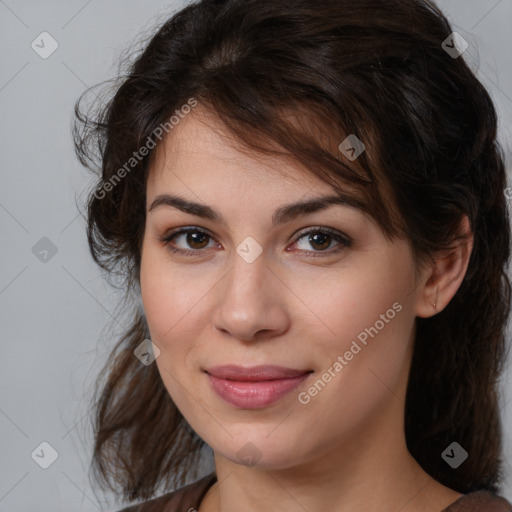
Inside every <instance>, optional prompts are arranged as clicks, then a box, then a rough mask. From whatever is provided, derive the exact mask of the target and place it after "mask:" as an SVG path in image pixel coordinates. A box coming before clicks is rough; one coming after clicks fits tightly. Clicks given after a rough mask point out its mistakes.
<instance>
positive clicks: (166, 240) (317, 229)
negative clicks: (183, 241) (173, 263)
mask: <svg viewBox="0 0 512 512" xmlns="http://www.w3.org/2000/svg"><path fill="white" fill-rule="evenodd" d="M187 233H201V234H203V235H206V236H208V237H210V238H212V239H213V236H212V235H211V234H210V233H208V231H205V230H204V229H200V228H197V227H194V226H192V227H190V228H186V229H176V230H173V231H171V232H170V233H167V234H166V235H165V236H164V237H162V238H160V241H161V242H162V243H163V244H164V245H165V246H168V249H169V250H170V251H171V252H173V253H175V254H179V255H181V256H192V257H195V256H200V255H201V252H203V249H195V250H189V249H178V248H176V247H172V246H171V245H170V242H171V241H172V239H173V238H175V237H176V236H178V235H183V234H187ZM318 233H321V234H327V235H330V236H331V237H332V238H333V239H334V240H336V241H337V242H339V244H340V246H338V248H337V249H335V250H324V251H303V252H306V253H312V254H310V255H309V256H308V257H311V258H318V257H324V256H329V255H332V254H336V253H338V252H340V251H342V250H343V249H345V248H347V247H351V245H352V241H351V240H350V239H349V238H348V237H346V236H343V235H341V234H340V233H339V232H337V231H335V230H333V229H330V228H325V227H322V226H314V227H312V228H309V229H308V230H307V231H302V232H300V233H298V235H297V236H296V238H295V239H294V241H293V243H294V244H295V243H297V242H298V241H299V240H300V239H301V238H303V237H304V236H306V235H311V234H318ZM315 253H319V254H315Z"/></svg>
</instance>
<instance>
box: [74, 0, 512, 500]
mask: <svg viewBox="0 0 512 512" xmlns="http://www.w3.org/2000/svg"><path fill="white" fill-rule="evenodd" d="M451 32H452V29H451V27H450V25H449V22H448V21H447V19H446V18H445V16H444V15H443V14H442V13H441V12H440V11H439V9H438V8H437V7H436V6H435V5H434V4H433V3H432V2H430V1H426V0H425V1H421V0H387V1H386V2H383V1H380V0H359V1H357V2H355V1H353V0H315V1H311V0H282V1H279V2H275V1H274V0H243V1H242V0H203V1H200V2H197V3H194V4H191V5H189V6H187V7H185V8H184V9H182V10H181V11H179V12H178V13H177V14H175V15H174V16H172V17H171V18H170V19H169V20H167V21H166V22H165V23H164V24H163V25H162V26H161V28H159V30H158V31H157V32H156V34H155V35H154V36H153V37H152V38H151V40H150V41H149V43H148V44H147V46H146V47H145V48H144V50H143V51H142V52H141V53H140V55H138V56H137V57H136V58H135V60H134V61H133V63H132V64H130V67H129V69H128V71H127V74H126V75H125V76H123V77H122V83H121V85H120V86H119V87H117V89H116V91H115V94H114V95H113V97H112V98H111V100H110V101H109V102H108V104H107V105H106V106H105V107H104V108H102V109H100V110H99V111H98V112H96V113H95V114H91V115H86V114H84V113H83V112H82V108H81V104H80V100H79V101H78V102H77V105H76V124H75V131H74V136H75V145H76V150H77V154H78V157H79V158H80V160H81V162H82V163H83V164H84V165H86V166H87V167H89V168H90V169H91V170H93V171H95V172H98V169H97V168H96V167H95V162H97V161H99V172H98V174H99V176H98V181H97V183H96V188H95V190H94V191H92V192H91V193H90V195H89V197H88V204H87V207H88V212H87V214H88V218H87V222H88V229H87V234H88V242H89V247H90V250H91V253H92V256H93V258H94V260H95V261H96V262H97V263H98V264H99V265H100V266H101V267H102V268H103V269H104V270H106V271H107V272H108V273H111V274H112V275H120V276H121V277H122V278H123V286H124V288H125V290H126V291H127V292H131V291H137V286H138V280H139V268H140V256H141V243H142V237H143V233H144V225H145V208H146V186H145V185H146V177H147V173H148V169H149V166H150V162H151V154H153V153H151V154H149V155H147V156H145V157H143V158H141V159H140V161H137V162H136V163H135V164H134V165H133V168H132V169H130V171H129V172H126V173H123V177H122V179H120V180H117V181H116V182H115V184H113V181H112V179H113V177H114V175H116V173H118V171H119V169H120V168H122V167H123V166H125V165H126V162H127V161H129V159H130V158H131V157H132V155H133V153H134V152H136V151H138V150H139V148H140V147H141V146H142V145H143V144H144V141H146V140H148V137H149V138H151V137H154V133H155V130H156V129H157V128H158V127H159V126H160V125H162V123H166V122H168V121H169V118H170V116H171V115H172V114H173V112H175V111H176V110H177V109H180V107H181V106H182V105H184V104H186V103H187V101H188V100H189V99H190V98H191V97H193V98H195V99H196V100H197V101H198V103H199V104H202V105H205V106H207V107H208V109H209V111H210V112H213V113H214V114H215V115H216V116H217V117H218V119H220V120H222V122H223V123H224V124H225V125H226V126H227V128H228V129H229V131H230V133H232V134H233V135H234V136H235V137H236V139H237V140H239V141H241V142H243V143H244V144H245V145H246V147H247V148H252V149H253V150H255V151H256V152H269V151H270V150H271V149H270V147H269V144H268V142H273V143H277V144H278V145H279V146H280V147H282V148H283V152H282V153H283V154H286V155H290V156H291V157H292V158H294V159H296V161H297V162H301V163H302V164H304V165H306V166H307V168H308V169H309V170H310V172H311V173H314V174H315V175H317V176H318V177H319V178H321V179H323V180H325V181H327V182H328V183H330V184H332V185H333V186H337V187H338V188H340V186H342V184H345V185H348V184H352V185H353V186H354V187H355V188H356V189H357V191H358V193H359V194H360V196H359V197H358V198H356V196H354V198H355V199H354V200H357V201H360V203H361V206H362V207H363V208H365V209H366V210H367V211H368V212H369V213H370V214H371V215H372V216H373V217H374V218H375V220H376V221H377V222H378V224H379V225H380V227H381V228H382V230H383V232H384V233H385V234H386V235H387V236H389V237H396V236H404V237H407V238H408V239H409V240H410V241H411V244H412V247H413V249H414V254H415V256H416V257H417V258H418V261H420V259H426V258H430V257H432V256H433V255H435V254H436V252H437V251H440V250H443V249H446V248H449V247H451V246H452V244H453V243H454V242H455V241H456V240H457V239H458V231H457V226H458V225H459V223H460V221H461V219H462V216H463V215H467V216H468V218H469V221H470V225H471V229H472V231H473V233H474V247H473V252H472V254H471V258H470V262H469V267H468V269H467V273H466V276H465V278H464V281H463V282H462V285H461V286H460V288H459V290H458V292H457V293H456V295H455V296H454V298H453V299H452V300H451V301H450V303H449V304H448V305H447V307H446V308H445V309H444V310H443V311H441V312H440V313H438V314H437V315H435V316H433V317H431V318H417V336H416V341H415V348H414V355H413V361H412V366H411V371H410V378H409V383H408V389H407V399H406V407H405V429H406V440H407V445H408V448H409V450H410V452H411V454H412V455H413V456H414V457H415V458H416V460H417V461H418V462H419V464H420V465H421V466H422V467H423V468H424V470H425V471H427V472H428V473H429V474H430V475H431V476H432V477H433V478H435V479H437V480H438V481H440V482H441V483H443V484H444V485H446V486H448V487H451V488H453V489H455V490H457V491H459V492H462V493H466V492H470V491H472V490H477V489H488V490H491V491H497V489H498V487H497V484H498V482H499V481H500V478H501V473H500V468H501V466H500V464H501V463H500V449H501V427H500V416H499V408H498V391H497V378H498V376H499V373H500V371H501V369H502V364H503V361H504V358H505V355H506V353H505V338H504V330H505V326H506V320H507V316H508V313H509V309H510V283H509V280H508V278H507V275H506V273H505V270H506V266H507V265H508V258H509V251H510V247H509V246H510V239H509V237H510V227H509V220H508V215H507V204H506V198H505V196H504V189H505V186H506V178H505V171H504V163H503V156H502V152H501V149H500V147H499V146H498V144H497V140H496V130H497V128H496V126H497V120H496V112H495V109H494V106H493V104H492V101H491V99H490V97H489V95H488V93H487V92H486V90H485V89H484V87H483V86H482V84H481V83H480V82H479V81H478V80H477V78H476V77H475V76H474V74H473V72H472V71H471V70H470V69H469V67H468V66H467V64H466V63H465V61H464V60H463V57H462V56H460V57H458V58H452V56H450V55H448V53H447V52H446V51H445V50H444V49H443V47H442V42H443V41H445V40H446V38H448V37H449V35H450V33H451ZM286 111H292V112H295V113H296V117H295V118H294V119H295V120H294V121H292V120H291V119H290V118H288V117H286V116H285V114H284V113H285V112H286ZM301 116H302V119H304V120H305V119H308V120H312V119H315V120H317V121H318V129H317V130H309V131H308V130H307V129H306V128H305V127H304V124H305V123H301V122H299V123H297V122H295V121H296V120H297V119H299V121H300V119H301ZM326 134H328V136H327V138H332V137H334V138H336V137H337V136H338V135H339V141H338V142H340V143H341V142H342V140H343V139H344V138H345V136H347V135H348V134H355V135H356V136H357V137H358V138H359V139H360V140H361V141H363V143H364V144H365V146H366V151H365V152H363V153H362V154H361V155H360V157H359V158H357V160H356V161H350V159H347V158H346V157H344V155H342V153H341V152H340V151H336V152H333V151H332V150H331V151H329V150H328V149H327V148H326V147H325V145H324V144H322V143H321V139H322V140H323V139H324V138H325V136H326ZM342 134H343V135H342ZM266 142H267V144H266ZM125 169H126V167H125ZM118 176H119V174H118ZM109 180H110V183H111V184H113V186H111V187H108V191H106V188H105V187H104V184H105V183H106V182H109ZM102 187H103V188H102ZM98 190H103V192H102V193H101V194H98ZM384 190H387V191H390V194H391V198H392V201H391V200H390V197H388V196H387V193H386V194H384V193H383V192H384ZM361 197H363V199H361ZM384 197H388V199H387V201H385V200H384ZM386 203H387V204H386ZM390 204H393V205H394V207H395V208H396V212H398V216H395V217H396V218H393V217H394V216H393V213H392V208H390ZM149 337H150V336H149V331H148V327H147V323H146V320H145V317H144V315H143V313H142V312H141V311H140V310H139V309H135V310H134V312H133V317H132V319H131V325H130V327H129V328H128V329H127V330H126V332H125V333H124V334H123V335H122V336H121V339H120V340H119V341H118V343H117V345H116V346H115V348H114V350H113V351H112V355H111V357H110V358H109V360H108V362H107V364H106V365H105V367H104V369H103V372H102V374H101V377H100V378H99V379H98V382H97V398H96V399H97V402H96V403H95V406H96V415H95V423H94V434H95V445H94V456H93V469H94V472H95V478H96V479H97V480H98V482H99V483H100V484H102V485H103V486H104V487H107V486H108V487H110V488H111V489H114V490H115V489H116V488H120V489H121V492H122V495H123V496H124V497H125V498H127V499H136V498H149V497H151V496H152V495H153V493H154V492H155V490H156V489H157V487H158V486H159V485H160V484H164V485H169V484H172V485H181V484H183V482H184V481H185V479H186V478H190V477H192V476H194V477H195V476H196V475H197V474H196V469H197V457H198V454H199V450H200V448H201V447H202V446H203V445H204V441H203V440H202V439H200V438H199V437H198V436H197V434H196V433H195V432H194V431H193V430H192V429H191V428H190V426H189V425H188V423H187V422H186V420H185V419H184V418H183V416H182V415H181V413H180V412H179V411H178V409H177V408H176V406H175V404H174V403H173V401H172V400H171V398H170V396H169V394H168V392H167V391H166V389H165V387H164V385H163V383H162V380H161V378H160V375H159V372H158V369H157V366H156V365H155V364H153V365H150V366H145V365H142V364H141V363H140V362H139V360H138V359H137V358H136V357H135V356H134V353H133V352H134V349H135V348H136V347H137V346H138V345H139V344H140V343H141V342H142V340H144V339H146V338H149ZM453 441H456V442H458V443H459V444H460V445H461V446H462V447H463V448H464V449H465V450H466V451H467V452H468V453H469V458H468V459H467V460H466V461H465V462H464V464H462V465H461V466H460V467H459V468H458V469H457V470H453V469H452V468H450V467H449V466H448V464H446V463H445V462H444V461H443V459H442V458H441V453H442V452H443V450H444V449H445V448H446V447H447V446H448V445H449V444H451V443H452V442H453Z"/></svg>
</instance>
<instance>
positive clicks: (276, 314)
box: [213, 254, 291, 342]
mask: <svg viewBox="0 0 512 512" xmlns="http://www.w3.org/2000/svg"><path fill="white" fill-rule="evenodd" d="M233 260H234V262H233V267H232V270H231V271H230V272H229V273H228V275H227V276H226V277H225V278H224V279H223V280H222V281H221V283H219V285H218V286H217V287H216V292H217V296H216V308H215V311H214V314H213V322H214V327H215V328H216V329H217V330H219V331H221V332H223V333H224V334H229V335H231V336H232V337H233V338H236V339H238V340H241V341H250V342H253V341H258V340H261V339H267V338H272V337H275V336H279V335H281V334H283V333H285V332H286V331H287V330H288V329H289V327H290V314H289V310H288V308H287V304H286V300H287V297H288V295H289V294H290V295H291V292H288V294H287V293H286V291H287V290H288V288H287V287H286V285H285V284H284V283H283V282H282V279H280V278H279V277H277V275H276V273H275V272H274V271H272V270H271V269H270V268H269V267H268V266H267V264H266V262H265V260H264V255H263V254H261V255H260V256H259V257H258V258H257V259H256V260H255V261H253V262H252V263H247V262H246V261H244V259H242V258H241V257H239V256H238V254H235V255H234V258H233Z"/></svg>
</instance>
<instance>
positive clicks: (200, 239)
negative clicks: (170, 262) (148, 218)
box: [161, 228, 215, 256]
mask: <svg viewBox="0 0 512 512" xmlns="http://www.w3.org/2000/svg"><path fill="white" fill-rule="evenodd" d="M161 241H162V242H163V243H164V245H166V246H168V248H169V250H170V251H172V252H174V253H177V254H183V255H185V256H196V255H197V256H200V255H201V254H202V253H204V252H205V251H204V249H206V248H211V247H213V246H212V245H210V246H209V243H210V242H213V239H212V236H211V235H210V234H208V233H206V232H205V231H202V230H200V229H198V228H188V229H180V230H174V231H172V232H171V233H169V234H168V235H166V236H165V237H164V238H162V239H161ZM214 245H215V244H214Z"/></svg>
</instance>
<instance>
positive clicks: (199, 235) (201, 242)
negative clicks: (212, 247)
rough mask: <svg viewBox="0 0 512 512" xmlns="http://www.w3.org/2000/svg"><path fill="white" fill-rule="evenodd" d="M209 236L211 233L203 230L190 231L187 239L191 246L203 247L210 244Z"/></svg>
mask: <svg viewBox="0 0 512 512" xmlns="http://www.w3.org/2000/svg"><path fill="white" fill-rule="evenodd" d="M209 238H210V237H209V235H207V234H206V233H203V232H201V231H189V232H188V233H187V234H186V238H185V240H186V243H187V244H188V245H189V246H190V247H192V248H194V249H203V248H204V247H206V246H207V245H208V239H209ZM205 241H206V243H205Z"/></svg>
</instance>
